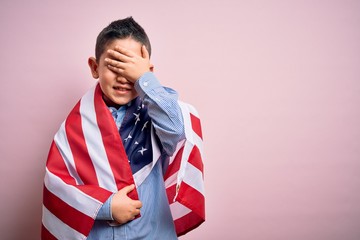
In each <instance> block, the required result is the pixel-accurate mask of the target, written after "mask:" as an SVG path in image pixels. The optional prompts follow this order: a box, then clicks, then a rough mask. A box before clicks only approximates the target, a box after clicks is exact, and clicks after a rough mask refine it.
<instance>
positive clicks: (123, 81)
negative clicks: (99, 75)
mask: <svg viewBox="0 0 360 240" xmlns="http://www.w3.org/2000/svg"><path fill="white" fill-rule="evenodd" d="M116 81H117V82H119V83H123V84H125V83H129V81H128V80H127V79H126V78H124V77H123V76H120V75H118V76H117V77H116Z"/></svg>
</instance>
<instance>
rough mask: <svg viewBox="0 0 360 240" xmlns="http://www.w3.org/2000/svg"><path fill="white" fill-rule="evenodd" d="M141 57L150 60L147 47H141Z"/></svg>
mask: <svg viewBox="0 0 360 240" xmlns="http://www.w3.org/2000/svg"><path fill="white" fill-rule="evenodd" d="M141 56H142V57H143V58H145V59H149V58H150V56H149V52H148V50H147V48H146V47H145V45H142V47H141Z"/></svg>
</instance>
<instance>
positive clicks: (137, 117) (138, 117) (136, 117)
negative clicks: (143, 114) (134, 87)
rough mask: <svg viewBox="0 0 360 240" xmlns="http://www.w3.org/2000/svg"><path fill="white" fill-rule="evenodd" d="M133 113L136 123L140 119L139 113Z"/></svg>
mask: <svg viewBox="0 0 360 240" xmlns="http://www.w3.org/2000/svg"><path fill="white" fill-rule="evenodd" d="M133 114H134V115H135V125H136V124H137V122H138V121H140V113H138V114H136V113H133Z"/></svg>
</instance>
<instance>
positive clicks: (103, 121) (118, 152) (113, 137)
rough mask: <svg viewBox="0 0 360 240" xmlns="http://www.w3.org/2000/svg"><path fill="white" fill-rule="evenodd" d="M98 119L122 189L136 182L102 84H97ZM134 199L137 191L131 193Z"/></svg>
mask: <svg viewBox="0 0 360 240" xmlns="http://www.w3.org/2000/svg"><path fill="white" fill-rule="evenodd" d="M94 104H95V112H96V120H97V124H98V127H99V130H100V132H101V136H102V141H103V143H104V147H105V151H106V155H107V158H108V161H109V164H110V167H111V170H112V173H113V175H114V178H115V182H116V185H117V188H118V189H119V190H120V189H122V188H123V187H125V186H127V185H131V184H134V178H133V175H132V172H131V168H130V164H129V162H128V158H127V155H126V152H125V149H124V146H123V144H122V141H121V139H120V134H119V133H118V130H117V127H116V125H115V122H114V120H113V119H112V116H111V113H110V111H109V109H108V108H107V107H106V105H105V103H104V101H103V99H102V92H101V89H100V86H99V85H97V86H96V89H95V96H94ZM128 196H129V197H131V198H132V199H139V198H138V195H137V191H132V192H131V193H130V194H129V195H128Z"/></svg>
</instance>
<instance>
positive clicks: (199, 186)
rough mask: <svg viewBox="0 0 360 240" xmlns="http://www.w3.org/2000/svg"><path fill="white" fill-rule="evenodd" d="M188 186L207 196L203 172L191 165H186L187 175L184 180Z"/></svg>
mask: <svg viewBox="0 0 360 240" xmlns="http://www.w3.org/2000/svg"><path fill="white" fill-rule="evenodd" d="M183 181H184V182H185V183H186V184H187V185H189V186H191V187H192V188H194V189H196V190H197V191H198V192H200V193H201V194H202V195H203V196H205V189H204V181H203V175H202V172H201V171H200V170H199V169H197V168H196V167H195V166H194V165H192V164H191V163H188V164H187V165H186V175H185V177H184V180H183Z"/></svg>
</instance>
